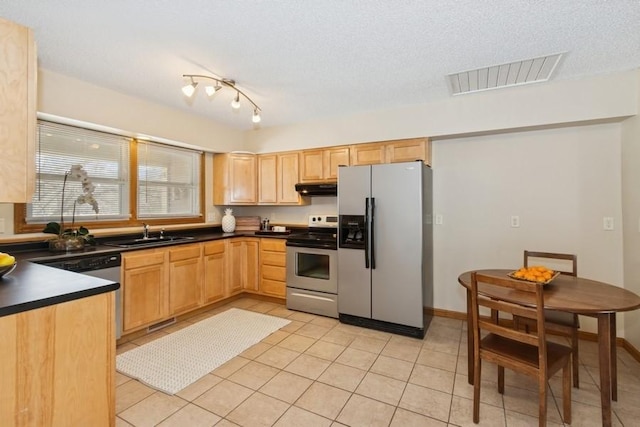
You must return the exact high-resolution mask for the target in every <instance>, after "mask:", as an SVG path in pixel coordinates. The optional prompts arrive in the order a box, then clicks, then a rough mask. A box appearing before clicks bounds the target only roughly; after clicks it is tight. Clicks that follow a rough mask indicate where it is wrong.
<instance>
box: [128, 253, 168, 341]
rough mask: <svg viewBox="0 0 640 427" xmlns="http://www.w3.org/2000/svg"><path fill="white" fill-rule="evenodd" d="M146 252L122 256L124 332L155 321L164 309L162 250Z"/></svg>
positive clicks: (162, 316) (165, 312) (164, 280)
mask: <svg viewBox="0 0 640 427" xmlns="http://www.w3.org/2000/svg"><path fill="white" fill-rule="evenodd" d="M148 252H149V251H144V252H135V253H128V254H123V255H122V264H123V283H122V314H123V329H124V332H128V331H131V330H134V329H138V328H140V327H142V326H146V325H150V324H152V323H154V322H156V321H159V320H161V319H162V318H164V317H165V316H166V315H167V312H168V307H167V303H166V302H167V298H166V267H165V263H164V259H165V256H164V252H152V253H148Z"/></svg>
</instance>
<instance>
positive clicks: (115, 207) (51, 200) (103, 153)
mask: <svg viewBox="0 0 640 427" xmlns="http://www.w3.org/2000/svg"><path fill="white" fill-rule="evenodd" d="M129 145H130V141H129V139H127V138H124V137H122V136H118V135H113V134H108V133H103V132H97V131H93V130H89V129H83V128H78V127H74V126H67V125H62V124H58V123H51V122H46V121H38V151H37V156H36V173H37V177H36V191H35V194H34V196H33V199H32V202H31V203H29V204H28V205H27V218H26V220H27V223H41V222H42V223H46V222H49V221H60V211H61V208H62V209H63V213H64V221H65V222H66V223H67V224H70V223H71V217H72V215H73V210H74V201H75V200H76V199H77V198H78V196H80V195H81V194H82V185H81V183H80V182H79V181H78V180H76V179H73V178H69V179H68V180H67V184H66V187H65V194H64V207H62V199H63V195H62V187H63V182H64V177H65V174H66V173H67V172H69V170H70V169H71V166H73V165H81V166H82V167H83V168H84V170H85V171H86V172H87V174H88V177H89V180H90V181H91V183H93V185H95V187H96V189H95V191H94V197H95V199H96V200H97V202H98V207H99V213H98V214H97V215H96V213H95V212H94V211H93V208H92V207H91V205H88V204H77V205H76V206H75V221H76V223H78V222H81V221H83V220H84V221H96V220H114V219H126V218H128V217H129V185H128V182H129Z"/></svg>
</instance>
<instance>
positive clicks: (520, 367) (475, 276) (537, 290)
mask: <svg viewBox="0 0 640 427" xmlns="http://www.w3.org/2000/svg"><path fill="white" fill-rule="evenodd" d="M479 283H481V284H482V285H481V286H482V290H479V289H478V287H479ZM488 285H490V286H488ZM532 304H535V306H533V305H532ZM480 307H485V308H488V309H490V310H492V311H497V312H506V313H510V314H511V315H517V316H519V317H521V318H526V319H531V320H532V321H534V322H535V323H536V325H537V328H536V329H535V331H534V330H533V328H532V329H531V331H525V330H517V329H513V328H511V327H510V326H508V325H500V324H499V323H498V322H495V319H493V318H486V317H485V318H481V317H480V314H479V312H480ZM470 309H471V310H472V313H471V319H472V322H471V325H470V327H471V328H473V368H474V370H473V373H474V377H473V422H474V423H476V424H477V423H478V422H480V385H481V379H480V374H481V372H482V360H486V361H489V362H492V363H495V364H497V365H498V392H499V393H501V394H503V393H504V368H508V369H511V370H514V371H517V372H520V373H522V374H525V375H528V376H530V377H533V378H535V379H537V381H538V396H539V411H538V412H539V425H540V426H545V425H546V422H547V382H548V380H549V378H551V376H553V374H555V373H556V372H557V371H559V370H560V369H562V401H563V419H564V422H565V423H567V424H570V423H571V366H570V365H571V348H570V347H567V346H564V345H561V344H558V343H554V342H547V341H546V334H545V332H546V330H545V320H544V293H543V287H542V286H540V285H539V284H536V283H530V282H523V281H518V280H511V279H508V278H500V277H493V276H487V275H481V274H479V273H476V272H473V273H472V274H471V305H470ZM483 331H484V332H488V334H487V335H486V336H485V337H484V338H482V339H480V337H481V336H482V333H483Z"/></svg>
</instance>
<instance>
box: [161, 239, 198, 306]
mask: <svg viewBox="0 0 640 427" xmlns="http://www.w3.org/2000/svg"><path fill="white" fill-rule="evenodd" d="M201 301H202V256H201V245H200V244H196V245H183V246H178V247H176V248H171V249H169V314H170V315H178V314H182V313H184V312H187V311H189V310H193V309H195V308H198V307H199V306H200V305H201Z"/></svg>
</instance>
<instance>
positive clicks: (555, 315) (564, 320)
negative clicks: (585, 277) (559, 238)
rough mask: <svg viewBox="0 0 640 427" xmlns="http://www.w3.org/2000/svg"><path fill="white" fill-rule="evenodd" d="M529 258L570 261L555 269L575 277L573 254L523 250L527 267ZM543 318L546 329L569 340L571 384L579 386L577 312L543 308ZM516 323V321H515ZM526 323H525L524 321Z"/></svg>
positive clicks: (576, 258) (574, 256)
mask: <svg viewBox="0 0 640 427" xmlns="http://www.w3.org/2000/svg"><path fill="white" fill-rule="evenodd" d="M530 258H543V259H552V260H561V261H562V260H563V261H570V262H571V270H566V271H562V270H556V271H559V272H560V274H566V275H568V276H574V277H576V276H577V275H578V257H577V256H576V255H573V254H559V253H551V252H533V251H526V250H525V251H524V266H525V267H528V266H529V264H530V260H529V259H530ZM544 318H545V320H546V322H547V331H549V332H552V333H554V334H557V335H562V336H565V337H568V338H569V339H570V340H571V350H572V351H573V356H572V357H573V361H572V362H573V363H572V366H573V368H572V369H573V386H574V387H575V388H579V387H580V377H579V371H580V362H579V351H578V341H579V339H578V330H579V329H580V319H579V318H578V315H577V314H572V313H565V312H561V311H555V310H545V311H544ZM516 323H518V322H516ZM525 324H526V323H525Z"/></svg>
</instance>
